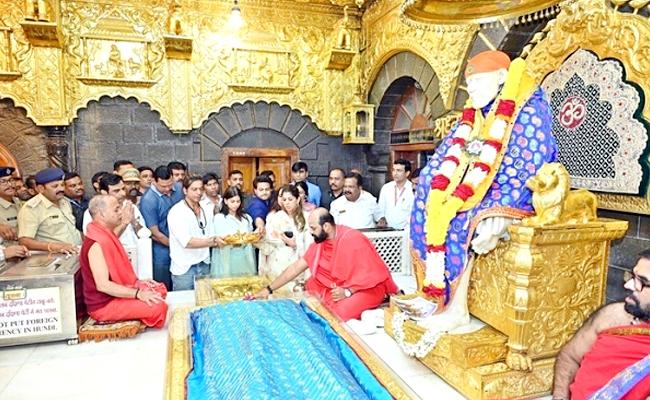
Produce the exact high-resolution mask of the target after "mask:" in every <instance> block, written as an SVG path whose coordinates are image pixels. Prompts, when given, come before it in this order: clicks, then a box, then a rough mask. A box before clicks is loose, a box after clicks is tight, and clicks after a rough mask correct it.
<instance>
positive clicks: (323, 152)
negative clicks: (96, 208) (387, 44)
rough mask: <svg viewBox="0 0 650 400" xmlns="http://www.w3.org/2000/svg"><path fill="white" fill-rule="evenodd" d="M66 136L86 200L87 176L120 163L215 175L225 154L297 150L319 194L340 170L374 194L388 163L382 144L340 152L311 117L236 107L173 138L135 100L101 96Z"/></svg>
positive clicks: (336, 140)
mask: <svg viewBox="0 0 650 400" xmlns="http://www.w3.org/2000/svg"><path fill="white" fill-rule="evenodd" d="M72 132H73V135H74V142H75V143H76V152H75V154H76V157H75V160H74V163H73V165H75V166H76V168H74V169H76V170H77V172H78V173H79V174H80V175H81V177H82V179H83V180H84V182H85V183H86V190H87V191H88V193H90V192H92V188H91V186H90V179H91V177H92V175H93V174H94V173H95V172H98V171H111V170H112V169H113V162H115V161H116V160H118V159H127V160H131V161H132V162H133V163H134V164H135V165H136V166H141V165H148V166H151V167H153V168H155V167H156V166H158V165H161V164H165V165H166V164H167V163H169V162H170V161H173V160H179V161H182V162H184V163H186V164H187V165H188V168H189V171H190V172H196V173H205V172H209V171H213V172H217V173H218V174H219V175H221V150H222V149H223V148H224V147H244V148H293V149H296V148H297V149H299V150H300V157H301V159H302V160H303V161H305V162H306V163H307V164H308V165H309V172H310V177H311V179H312V180H313V181H315V182H316V183H318V184H319V186H321V188H322V189H323V192H325V191H326V190H328V189H329V186H328V171H329V170H330V169H331V168H334V167H338V168H343V169H344V170H346V171H348V170H350V169H351V168H359V169H360V170H362V171H363V172H364V177H365V178H366V180H367V181H368V182H369V185H368V186H369V187H368V188H366V189H367V190H370V191H372V192H373V193H374V192H376V193H378V192H379V190H380V189H381V185H380V184H378V183H377V182H376V180H373V179H372V177H371V174H374V173H375V169H380V170H382V169H383V171H384V172H385V171H386V165H387V164H388V158H387V156H386V157H384V156H383V154H387V153H388V145H387V140H388V138H387V137H386V138H385V141H386V143H384V144H382V145H374V146H367V145H366V146H362V145H343V144H342V140H341V137H340V136H329V135H327V134H325V133H324V132H322V131H320V130H319V129H318V128H317V127H316V125H315V124H314V123H313V122H312V121H311V119H310V118H309V117H306V116H303V115H301V114H300V113H299V112H298V111H296V110H292V109H291V108H290V107H288V106H280V105H278V104H277V103H265V102H258V103H253V102H246V103H244V104H235V105H234V106H233V107H230V108H224V109H222V110H220V111H219V112H217V113H214V114H212V115H211V116H210V117H209V118H208V119H207V120H206V121H205V122H204V123H203V124H202V125H201V127H200V128H198V129H195V130H192V131H191V132H189V133H187V134H177V133H173V132H171V131H170V130H169V128H167V126H166V125H165V124H164V123H163V122H161V121H160V115H159V114H158V112H156V111H152V110H151V108H150V107H149V105H148V104H142V103H139V102H138V101H137V100H135V99H134V98H129V99H124V98H121V97H116V98H109V97H102V98H101V99H100V100H99V101H91V102H90V103H88V107H87V108H84V109H82V110H80V111H79V114H78V118H77V119H75V121H74V123H73V125H72ZM378 149H379V151H378ZM384 164H386V165H384ZM373 183H375V184H374V185H373ZM381 183H382V184H383V180H382V181H381Z"/></svg>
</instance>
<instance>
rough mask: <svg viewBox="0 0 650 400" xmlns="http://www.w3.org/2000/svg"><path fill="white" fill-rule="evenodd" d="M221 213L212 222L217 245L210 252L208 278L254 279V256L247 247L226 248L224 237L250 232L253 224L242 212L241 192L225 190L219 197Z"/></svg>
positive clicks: (250, 248) (234, 246) (250, 246)
mask: <svg viewBox="0 0 650 400" xmlns="http://www.w3.org/2000/svg"><path fill="white" fill-rule="evenodd" d="M222 201H223V204H222V206H221V212H220V213H218V214H215V216H214V219H213V223H212V226H213V229H214V235H216V236H217V245H218V247H215V248H213V249H212V258H211V266H210V275H212V276H219V277H227V276H239V275H255V274H256V273H257V268H255V255H254V253H253V246H252V245H251V244H243V245H240V244H229V243H227V242H226V241H225V237H226V236H228V235H233V234H237V233H243V234H245V235H246V234H250V233H252V232H253V220H252V219H251V217H250V215H248V214H246V213H245V212H244V207H243V205H242V194H241V191H240V190H239V189H237V188H235V187H231V188H228V190H226V192H225V193H224V194H223V200H222Z"/></svg>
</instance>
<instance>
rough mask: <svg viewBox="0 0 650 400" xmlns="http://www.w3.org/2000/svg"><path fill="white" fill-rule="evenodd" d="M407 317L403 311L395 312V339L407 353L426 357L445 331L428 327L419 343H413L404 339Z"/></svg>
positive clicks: (393, 320)
mask: <svg viewBox="0 0 650 400" xmlns="http://www.w3.org/2000/svg"><path fill="white" fill-rule="evenodd" d="M407 319H408V317H407V316H406V315H404V313H402V312H399V311H396V312H395V313H394V314H393V319H392V322H393V334H394V335H395V341H396V342H397V344H398V345H399V347H400V348H401V349H402V351H403V352H404V353H405V354H407V355H409V356H411V357H413V356H415V357H418V358H422V357H425V356H426V355H427V354H429V353H430V352H431V350H433V348H434V347H436V343H438V339H440V337H441V336H442V335H443V334H445V331H443V330H440V329H433V328H430V329H427V331H426V332H424V335H422V337H421V338H420V340H418V342H417V343H413V344H411V343H408V342H406V340H405V339H404V322H406V320H407Z"/></svg>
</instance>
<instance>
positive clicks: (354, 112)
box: [343, 99, 375, 144]
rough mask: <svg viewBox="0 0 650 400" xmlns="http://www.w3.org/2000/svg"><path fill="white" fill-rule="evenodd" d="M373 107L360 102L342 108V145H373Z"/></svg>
mask: <svg viewBox="0 0 650 400" xmlns="http://www.w3.org/2000/svg"><path fill="white" fill-rule="evenodd" d="M374 125H375V105H374V104H364V103H362V102H361V101H360V100H358V99H357V100H356V101H354V102H353V103H351V104H349V105H347V106H346V107H344V108H343V144H374V143H375V127H374Z"/></svg>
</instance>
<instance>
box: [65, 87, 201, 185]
mask: <svg viewBox="0 0 650 400" xmlns="http://www.w3.org/2000/svg"><path fill="white" fill-rule="evenodd" d="M73 129H74V137H75V141H76V150H77V151H76V160H75V165H76V166H77V172H78V173H79V174H80V175H81V177H82V179H83V180H84V182H85V186H86V191H87V192H88V191H89V190H91V186H90V179H91V177H92V175H93V174H94V173H95V172H98V171H112V170H113V163H114V162H115V161H116V160H120V159H125V160H131V161H132V162H133V163H134V164H135V165H136V166H141V165H148V166H150V167H152V168H154V169H155V168H156V166H158V165H161V164H165V165H166V164H167V163H169V162H170V161H173V160H181V161H184V162H187V161H190V160H195V159H198V158H199V155H200V146H199V145H198V144H196V143H195V138H196V136H197V135H196V133H190V134H189V135H188V134H184V135H179V134H175V133H172V132H171V131H170V130H169V128H167V126H166V125H165V124H164V123H162V122H161V121H160V115H159V114H158V112H156V111H152V110H151V108H150V107H149V105H148V104H141V103H138V101H137V100H135V99H134V98H129V99H124V98H120V97H117V98H109V97H102V98H101V99H100V100H99V101H98V102H97V101H91V102H90V103H88V107H87V108H84V109H82V110H80V111H79V114H78V117H77V119H75V120H74V123H73ZM91 192H92V191H91ZM89 193H90V192H89Z"/></svg>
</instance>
